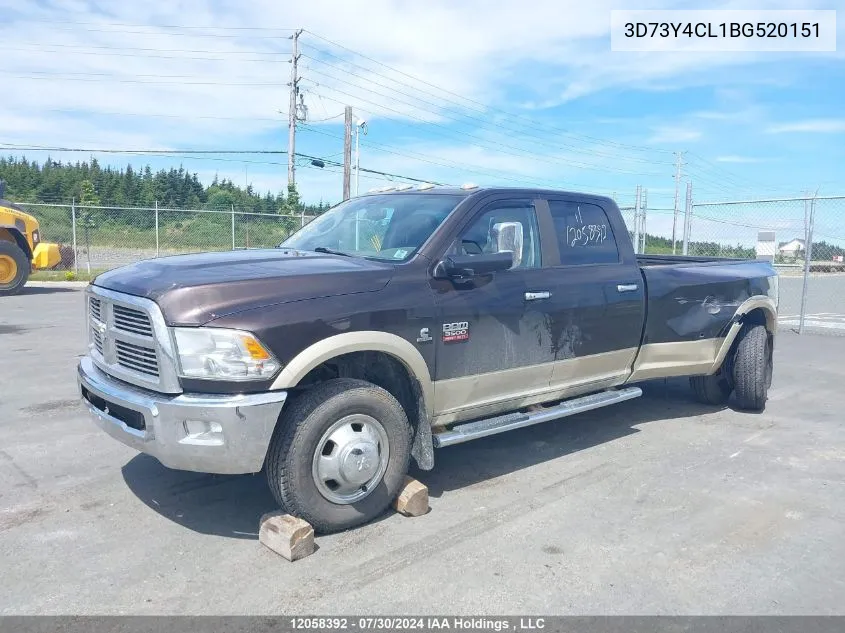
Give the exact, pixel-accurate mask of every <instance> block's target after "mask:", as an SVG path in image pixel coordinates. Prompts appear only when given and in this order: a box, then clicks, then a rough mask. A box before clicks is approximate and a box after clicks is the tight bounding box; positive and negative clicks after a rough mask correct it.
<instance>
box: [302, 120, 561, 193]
mask: <svg viewBox="0 0 845 633" xmlns="http://www.w3.org/2000/svg"><path fill="white" fill-rule="evenodd" d="M302 129H303V130H305V131H308V132H312V133H314V134H321V135H323V136H328V137H331V138H334V139H341V140H342V139H343V137H341V136H339V135H337V134H331V133H329V132H325V131H323V130H317V129H315V128H313V127H309V126H303V128H302ZM367 147H368V148H371V149H374V150H376V151H378V152H383V153H386V154H392V155H394V156H402V157H406V158H411V159H414V160H418V161H422V162H425V163H429V164H432V165H436V166H439V167H445V168H447V169H459V170H461V171H464V172H466V173H470V174H477V175H481V176H487V177H493V178H497V179H501V180H508V181H511V182H516V183H520V184H526V183H530V184H535V185H539V186H542V187H548V186H549V185H550V184H551V185H552V186H555V185H556V184H557V183H555V182H554V181H552V180H536V179H531V178H514V177H513V176H503V175H501V173H499V172H497V171H496V170H480V169H471V168H470V167H473V166H474V165H470V167H468V166H467V165H468V164H467V163H457V162H455V161H449V160H448V159H442V158H439V157H436V156H434V157H432V156H430V155H427V154H421V153H419V152H409V151H404V152H403V151H397V150H396V149H395V148H394V149H390V148H391V147H393V146H390V145H384V144H380V143H375V142H372V141H370V142H368V143H367ZM443 161H446V162H443Z"/></svg>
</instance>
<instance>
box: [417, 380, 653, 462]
mask: <svg viewBox="0 0 845 633" xmlns="http://www.w3.org/2000/svg"><path fill="white" fill-rule="evenodd" d="M641 395H643V390H642V389H640V388H639V387H627V388H625V389H618V390H612V391H602V392H601V393H594V394H590V395H589V396H581V397H580V398H573V399H572V400H566V401H564V402H561V403H560V404H558V405H555V406H553V407H549V408H548V409H543V410H542V411H534V412H532V413H508V414H505V415H499V416H496V417H494V418H487V419H485V420H477V421H475V422H468V423H466V424H459V425H458V426H455V427H452V428H451V429H449V430H447V431H443V432H441V433H435V434H434V437H433V440H434V446H435V447H436V448H443V447H444V446H452V444H461V443H462V442H469V441H470V440H476V439H478V438H480V437H487V436H488V435H496V434H497V433H504V432H505V431H512V430H514V429H521V428H523V427H526V426H531V425H532V424H540V423H541V422H548V421H549V420H557V419H559V418H565V417H567V416H570V415H575V414H576V413H583V412H584V411H591V410H593V409H599V408H601V407H606V406H608V405H611V404H616V403H617V402H624V401H625V400H632V399H633V398H639V397H640V396H641Z"/></svg>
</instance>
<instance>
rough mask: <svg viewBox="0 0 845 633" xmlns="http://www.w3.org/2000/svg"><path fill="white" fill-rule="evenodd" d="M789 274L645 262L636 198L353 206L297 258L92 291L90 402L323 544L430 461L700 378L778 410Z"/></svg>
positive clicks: (137, 438)
mask: <svg viewBox="0 0 845 633" xmlns="http://www.w3.org/2000/svg"><path fill="white" fill-rule="evenodd" d="M777 281H778V279H777V276H776V274H775V271H774V269H773V268H772V267H771V265H770V264H768V263H766V262H762V261H738V260H725V259H713V258H697V257H669V256H666V257H660V256H641V257H638V256H636V255H635V253H634V250H633V248H632V245H631V240H630V237H629V234H628V231H627V229H626V227H625V224H624V223H623V220H622V216H621V214H620V212H619V209H618V208H617V206H616V205H615V203H614V202H613V201H612V200H610V199H608V198H603V197H598V196H592V195H583V194H576V193H568V192H560V191H545V190H536V189H477V188H466V189H463V188H462V189H438V188H422V189H420V188H417V189H409V190H402V191H394V192H380V193H375V194H372V195H366V196H362V197H358V198H354V199H352V200H348V201H346V202H344V203H342V204H340V205H338V206H336V207H334V208H333V209H331V210H329V211H327V212H326V213H324V214H323V215H321V216H320V217H319V218H317V219H316V220H314V221H313V222H311V223H310V224H308V225H307V226H305V227H304V228H303V229H301V230H300V231H298V232H297V233H295V234H294V235H292V236H291V237H290V238H288V239H287V240H286V241H285V242H284V243H282V244H281V245H280V246H279V247H278V248H275V249H267V250H250V251H238V252H225V253H206V254H198V255H184V256H175V257H164V258H160V259H153V260H148V261H143V262H139V263H136V264H133V265H130V266H126V267H123V268H120V269H117V270H113V271H110V272H107V273H103V274H101V275H100V276H98V277H97V278H96V279H95V280H94V281H93V282H92V283H91V285H90V286H89V287H88V289H87V293H86V301H87V313H88V320H89V323H88V329H89V332H90V344H89V349H88V354H87V355H86V356H85V357H84V358H83V359H82V360H81V362H80V363H79V371H78V380H79V386H80V390H81V395H82V397H83V398H84V400H85V402H86V403H87V405H88V407H89V408H90V411H91V412H92V414H93V417H94V419H95V420H96V421H97V423H98V424H99V426H100V427H101V428H102V429H104V430H105V431H106V432H107V433H109V434H110V435H112V436H113V437H115V438H117V439H118V440H120V441H121V442H124V443H125V444H128V445H129V446H132V447H134V448H136V449H137V450H139V451H143V452H145V453H149V454H150V455H153V456H155V457H156V458H158V459H159V460H160V461H161V462H162V463H163V464H165V465H166V466H169V467H171V468H176V469H185V470H193V471H200V472H209V473H253V472H260V471H262V470H263V471H265V472H266V475H267V479H268V481H269V484H270V488H271V490H272V491H273V494H274V495H275V497H276V499H277V500H278V502H279V504H280V505H281V506H283V507H284V508H285V509H286V510H287V511H288V512H290V513H292V514H295V515H298V516H301V517H302V518H304V519H306V520H307V521H309V522H310V523H311V524H312V525H313V526H314V527H315V529H316V530H317V531H321V532H330V531H334V530H341V529H346V528H349V527H352V526H355V525H358V524H361V523H363V522H366V521H368V520H371V519H373V518H374V517H376V516H377V515H379V514H380V513H382V512H384V511H385V509H386V508H387V507H388V505H389V504H390V502H391V501H392V500H393V499H394V498H395V496H396V495H397V494H398V491H399V489H400V487H401V485H402V482H403V478H404V476H405V473H406V471H407V469H408V466H409V461H410V459H411V458H412V457H413V458H414V459H415V461H416V462H417V464H418V465H419V467H421V468H422V469H431V468H432V467H433V466H434V448H439V447H445V446H449V445H451V444H455V443H458V442H465V441H467V440H472V439H475V438H479V437H484V436H488V435H492V434H495V433H501V432H503V431H508V430H513V429H518V428H521V427H524V426H528V425H531V424H537V423H539V422H545V421H548V420H554V419H557V418H561V417H564V416H567V415H571V414H575V413H578V412H581V411H586V410H589V409H595V408H598V407H604V406H608V405H612V404H615V403H619V402H622V401H624V400H628V399H631V398H635V397H637V396H639V395H641V390H640V388H639V387H637V383H638V382H640V381H644V380H648V379H652V378H663V377H669V376H690V377H691V379H690V380H691V383H692V388H693V389H694V391H695V394H696V395H697V396H698V398H700V399H701V400H702V401H704V402H706V403H710V404H714V405H715V404H724V403H726V402H727V400H728V398H729V397H731V396H733V397H734V399H735V402H736V406H738V407H740V408H743V409H749V410H760V409H762V408H763V407H764V406H765V403H766V394H767V390H768V388H769V385H770V382H771V376H772V349H773V344H774V337H775V332H776V327H777V326H776V323H777V290H778V284H777Z"/></svg>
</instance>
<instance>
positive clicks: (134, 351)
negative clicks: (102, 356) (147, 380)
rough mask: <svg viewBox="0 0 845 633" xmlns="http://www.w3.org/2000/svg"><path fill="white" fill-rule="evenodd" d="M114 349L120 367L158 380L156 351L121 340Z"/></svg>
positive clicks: (115, 344)
mask: <svg viewBox="0 0 845 633" xmlns="http://www.w3.org/2000/svg"><path fill="white" fill-rule="evenodd" d="M114 348H115V352H116V353H117V354H116V355H117V364H118V365H120V366H121V367H123V368H125V369H130V370H132V371H137V372H140V373H142V374H146V375H147V376H154V377H156V378H158V358H157V356H156V351H155V349H152V348H149V347H144V346H142V345H133V344H132V343H127V342H126V341H120V340H116V341H115V342H114Z"/></svg>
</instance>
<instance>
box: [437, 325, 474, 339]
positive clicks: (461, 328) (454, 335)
mask: <svg viewBox="0 0 845 633" xmlns="http://www.w3.org/2000/svg"><path fill="white" fill-rule="evenodd" d="M468 340H469V321H458V322H457V323H444V324H443V342H444V343H457V342H459V341H468Z"/></svg>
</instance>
